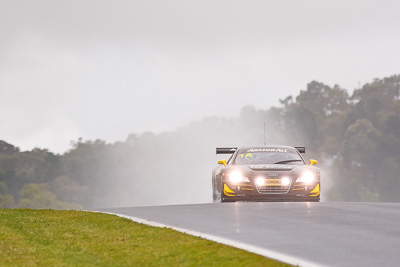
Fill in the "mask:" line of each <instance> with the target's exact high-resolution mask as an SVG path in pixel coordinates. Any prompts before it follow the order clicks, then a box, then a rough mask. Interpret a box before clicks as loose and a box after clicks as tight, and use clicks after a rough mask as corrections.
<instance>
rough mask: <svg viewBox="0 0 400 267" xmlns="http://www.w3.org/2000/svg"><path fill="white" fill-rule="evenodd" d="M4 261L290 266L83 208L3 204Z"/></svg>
mask: <svg viewBox="0 0 400 267" xmlns="http://www.w3.org/2000/svg"><path fill="white" fill-rule="evenodd" d="M0 254H1V255H0V266H177V265H178V266H290V265H287V264H283V263H280V262H276V261H273V260H270V259H267V258H265V257H262V256H259V255H255V254H252V253H249V252H246V251H243V250H240V249H236V248H232V247H229V246H225V245H221V244H218V243H215V242H212V241H208V240H204V239H201V238H197V237H193V236H189V235H186V234H182V233H179V232H176V231H173V230H170V229H165V228H156V227H149V226H146V225H142V224H138V223H135V222H132V221H130V220H128V219H124V218H120V217H117V216H114V215H107V214H101V213H93V212H83V211H54V210H0Z"/></svg>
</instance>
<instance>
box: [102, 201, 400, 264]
mask: <svg viewBox="0 0 400 267" xmlns="http://www.w3.org/2000/svg"><path fill="white" fill-rule="evenodd" d="M100 211H105V212H112V213H118V214H124V215H128V216H133V217H136V218H142V219H146V220H150V221H153V222H158V223H162V224H166V225H169V226H173V227H179V228H184V229H189V230H192V231H197V232H202V233H206V234H209V235H213V236H217V237H221V238H225V239H230V240H234V241H237V242H241V243H245V244H249V245H253V246H257V247H260V248H263V249H268V250H272V251H275V252H278V253H283V254H286V255H290V256H293V257H296V258H300V259H304V260H305V261H309V262H312V263H316V264H317V265H321V266H325V265H327V266H400V203H328V202H320V203H307V202H306V203H299V202H297V203H296V202H277V203H270V202H258V203H246V202H236V203H220V204H197V205H176V206H153V207H134V208H110V209H100Z"/></svg>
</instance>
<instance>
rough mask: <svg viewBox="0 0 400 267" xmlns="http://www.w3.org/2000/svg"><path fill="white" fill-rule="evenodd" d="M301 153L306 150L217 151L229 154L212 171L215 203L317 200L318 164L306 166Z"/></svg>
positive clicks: (254, 149) (291, 148)
mask: <svg viewBox="0 0 400 267" xmlns="http://www.w3.org/2000/svg"><path fill="white" fill-rule="evenodd" d="M301 153H305V147H290V146H278V145H274V146H272V145H271V146H252V147H240V148H235V147H230V148H217V154H232V155H231V157H230V158H229V160H228V161H226V160H220V161H218V164H219V165H218V167H217V168H215V169H214V170H213V177H212V186H213V199H214V201H215V202H229V201H319V199H320V171H319V169H318V168H317V167H315V166H313V165H315V164H317V163H318V162H317V161H316V160H312V159H310V161H309V165H307V164H306V161H305V160H304V158H303V157H302V155H301Z"/></svg>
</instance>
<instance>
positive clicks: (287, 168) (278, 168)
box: [228, 164, 319, 174]
mask: <svg viewBox="0 0 400 267" xmlns="http://www.w3.org/2000/svg"><path fill="white" fill-rule="evenodd" d="M228 169H230V170H240V171H242V172H243V173H258V172H271V171H272V172H284V173H287V174H289V173H298V172H303V171H305V170H312V171H314V172H316V173H319V170H318V168H317V167H314V166H309V165H290V164H248V165H245V164H243V165H231V166H230V168H228Z"/></svg>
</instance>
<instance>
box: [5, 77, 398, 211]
mask: <svg viewBox="0 0 400 267" xmlns="http://www.w3.org/2000/svg"><path fill="white" fill-rule="evenodd" d="M216 97H220V98H221V101H229V95H227V96H216ZM280 103H281V105H280V106H279V107H272V108H269V109H265V110H263V109H256V108H254V107H252V106H245V107H243V108H242V110H241V113H240V115H239V116H236V117H231V118H222V117H207V118H205V119H203V120H202V121H197V122H192V123H191V124H189V125H187V126H185V127H182V128H179V129H177V130H176V131H173V132H164V133H160V134H153V133H151V132H147V133H143V134H140V135H137V134H130V135H129V136H128V137H127V139H126V140H125V141H120V142H115V143H107V142H105V141H102V140H82V139H78V140H75V141H72V142H71V147H70V149H69V150H68V151H67V152H65V153H64V154H62V155H59V154H54V153H52V152H50V151H48V150H47V149H43V148H35V149H33V150H32V151H20V150H19V148H18V147H16V146H14V145H12V144H9V143H7V140H3V141H0V208H50V209H81V208H96V207H111V206H137V205H163V204H185V203H201V202H210V201H211V171H212V168H214V167H215V165H216V162H217V160H218V158H217V156H216V155H215V148H216V147H217V146H222V147H223V146H241V145H254V144H262V143H263V142H264V123H265V136H266V141H267V143H269V144H285V145H291V146H303V145H304V146H306V154H305V158H306V159H310V158H312V159H316V160H318V161H319V164H318V165H317V166H319V167H320V168H321V190H322V193H321V199H322V201H400V194H399V193H398V191H399V189H400V75H396V76H391V77H388V78H384V79H375V80H374V81H372V82H370V83H367V84H365V85H363V86H362V87H360V88H358V89H356V90H354V92H353V93H351V94H350V93H349V91H348V90H346V89H344V88H341V87H340V86H339V85H335V86H333V87H330V86H327V85H325V84H323V83H320V82H316V81H313V82H311V83H309V84H308V85H307V88H306V90H301V91H300V92H299V94H298V95H297V96H288V97H287V98H286V99H281V100H280ZM159 112H163V111H162V110H160V111H159Z"/></svg>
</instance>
